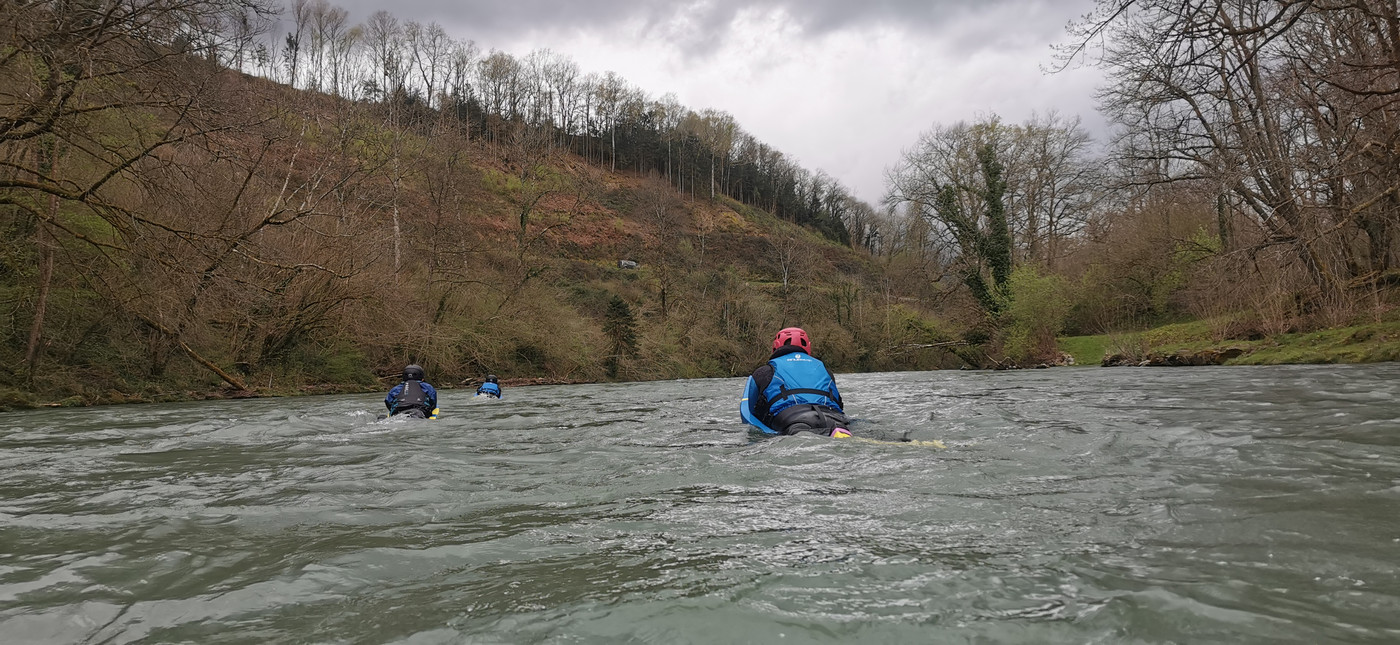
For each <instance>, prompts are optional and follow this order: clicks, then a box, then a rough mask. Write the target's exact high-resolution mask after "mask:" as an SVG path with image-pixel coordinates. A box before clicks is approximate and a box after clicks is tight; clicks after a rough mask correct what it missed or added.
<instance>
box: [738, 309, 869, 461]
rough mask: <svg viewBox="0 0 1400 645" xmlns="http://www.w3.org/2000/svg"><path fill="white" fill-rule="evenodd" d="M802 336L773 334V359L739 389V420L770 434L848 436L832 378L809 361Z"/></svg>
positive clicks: (787, 332) (793, 332)
mask: <svg viewBox="0 0 1400 645" xmlns="http://www.w3.org/2000/svg"><path fill="white" fill-rule="evenodd" d="M811 349H812V343H811V340H810V339H808V338H807V333H806V332H805V331H803V330H802V329H799V328H797V327H789V328H786V329H783V330H781V331H779V332H778V334H777V336H776V337H774V339H773V354H772V355H771V356H770V357H769V359H768V362H767V363H764V364H763V365H760V366H759V367H758V369H755V370H754V372H753V375H752V376H750V377H749V380H748V383H747V384H746V385H745V388H744V398H743V400H742V401H740V405H739V415H740V417H741V418H743V420H744V422H746V423H748V424H750V425H753V426H755V427H757V428H758V429H760V430H762V431H764V432H766V433H769V434H796V433H798V432H812V433H816V434H823V435H830V436H837V437H842V436H850V431H849V430H847V429H846V426H847V425H849V423H850V421H849V419H847V418H846V415H845V413H844V411H843V408H844V407H845V404H844V403H843V402H842V401H841V393H840V392H839V391H838V390H837V389H836V376H835V375H833V374H832V373H831V370H829V369H827V367H826V364H824V363H822V362H821V361H820V360H819V359H817V358H816V357H814V356H812V355H811Z"/></svg>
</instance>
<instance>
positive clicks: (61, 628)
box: [0, 364, 1400, 645]
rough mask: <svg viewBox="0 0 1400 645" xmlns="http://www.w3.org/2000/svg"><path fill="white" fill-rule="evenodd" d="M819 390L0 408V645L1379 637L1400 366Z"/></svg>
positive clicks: (870, 381) (1390, 631) (720, 383)
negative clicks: (786, 430)
mask: <svg viewBox="0 0 1400 645" xmlns="http://www.w3.org/2000/svg"><path fill="white" fill-rule="evenodd" d="M840 381H841V386H842V392H843V394H845V396H846V398H847V400H848V401H849V402H850V403H849V409H848V411H849V412H850V413H851V414H852V416H854V417H856V418H857V419H858V420H857V422H856V423H855V424H854V425H853V427H854V429H855V430H856V431H857V432H858V434H862V435H864V436H867V437H876V438H881V439H886V440H899V439H902V438H908V439H919V440H932V439H938V440H942V441H943V442H945V443H946V444H947V450H937V449H935V448H930V447H926V446H918V445H910V444H900V445H895V444H876V443H868V442H852V441H840V440H829V439H820V438H815V437H788V438H779V439H763V438H759V437H755V436H751V435H750V434H749V433H748V432H746V431H745V429H744V428H743V427H742V426H741V425H740V424H739V422H738V421H737V413H736V400H737V398H738V395H739V391H740V390H741V389H742V381H741V380H739V379H721V380H700V381H674V382H656V383H637V384H611V385H582V386H565V387H532V388H510V389H507V391H506V395H507V398H506V399H504V400H502V401H485V400H481V401H477V400H474V399H471V398H469V393H467V392H462V391H446V392H444V393H443V397H442V408H443V410H444V413H445V416H444V418H442V419H440V420H438V421H407V422H399V421H391V422H376V420H375V414H376V413H377V412H378V411H379V407H381V403H380V400H379V398H378V397H375V396H372V395H366V396H353V397H348V396H337V397H310V398H293V399H277V400H273V399H263V400H247V401H225V402H204V403H191V404H178V405H133V406H114V407H101V408H90V409H62V410H42V411H33V412H22V413H10V414H4V415H0V641H3V642H5V643H177V642H179V643H267V642H274V643H293V642H295V643H411V644H415V645H417V644H434V643H462V642H472V643H494V642H502V643H740V642H754V643H773V642H783V643H802V642H861V643H884V642H888V643H913V642H939V643H1167V642H1173V643H1371V642H1373V643H1393V642H1397V641H1400V575H1397V574H1398V573H1400V404H1398V403H1397V399H1400V365H1397V364H1384V365H1375V366H1343V367H1336V366H1307V367H1298V366H1293V367H1277V368H1258V367H1251V368H1235V367H1224V368H1182V369H1166V368H1152V369H1130V368H1120V369H1093V368H1082V369H1053V370H1039V371H1023V372H1011V373H1006V372H999V373H993V372H924V373H886V374H861V375H842V376H841V377H840Z"/></svg>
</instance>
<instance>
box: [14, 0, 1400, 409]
mask: <svg viewBox="0 0 1400 645" xmlns="http://www.w3.org/2000/svg"><path fill="white" fill-rule="evenodd" d="M0 12H3V14H2V15H0V35H3V43H4V50H3V53H0V110H3V112H4V114H5V119H4V120H3V121H0V160H3V165H0V228H3V229H4V235H3V236H0V355H3V360H0V391H3V394H2V395H0V396H3V397H4V399H5V400H4V401H0V404H3V405H25V404H30V403H33V402H36V401H46V400H60V399H65V400H68V401H71V402H94V401H120V400H159V399H166V398H184V397H189V396H199V395H202V394H203V393H207V392H211V391H215V390H217V389H219V388H224V389H225V390H226V391H229V392H262V393H281V392H291V391H298V390H302V391H306V390H308V389H309V390H311V391H321V390H322V389H329V388H346V387H351V388H375V387H379V386H380V385H381V384H382V383H381V381H380V380H379V378H380V377H389V376H391V375H392V374H393V373H394V372H395V371H396V370H397V368H398V367H401V365H402V364H403V363H404V362H406V361H410V360H413V361H418V362H421V363H423V364H424V365H425V366H426V367H427V368H428V370H429V373H430V376H431V378H430V380H433V381H434V382H437V383H440V384H444V385H448V386H451V385H453V384H459V383H469V382H471V381H472V380H473V379H476V378H479V377H480V376H481V375H483V374H485V373H486V372H488V371H490V372H495V373H498V374H501V375H502V376H506V377H515V378H539V379H546V380H553V381H570V380H600V379H647V378H682V377H701V376H732V375H739V374H743V373H747V371H748V370H750V369H752V367H753V366H754V365H755V364H756V363H757V362H759V361H760V360H762V358H763V357H764V356H765V355H766V351H765V343H766V341H767V339H768V338H769V337H771V334H772V332H773V330H775V329H777V328H779V327H781V326H785V325H802V326H805V327H806V328H807V329H808V330H809V331H810V332H811V333H812V334H813V337H814V340H815V341H816V342H817V344H818V354H819V355H821V356H823V358H825V359H827V360H828V362H829V363H830V364H831V365H832V366H833V368H835V369H837V370H889V369H929V368H940V367H959V366H974V367H985V366H1009V365H1029V364H1039V363H1049V362H1055V361H1056V360H1058V359H1059V358H1060V356H1061V355H1060V352H1059V350H1058V348H1057V347H1056V337H1057V336H1059V335H1061V334H1066V333H1070V334H1095V333H1105V332H1116V331H1125V330H1133V329H1141V328H1144V327H1147V326H1151V325H1155V324H1161V323H1164V322H1171V321H1177V320H1184V319H1196V320H1202V321H1206V322H1207V323H1208V324H1209V327H1210V329H1211V330H1212V333H1213V334H1215V335H1216V336H1218V337H1219V338H1220V339H1228V338H1235V337H1257V336H1261V335H1264V336H1267V335H1272V334H1280V333H1285V332H1289V331H1301V330H1307V329H1316V328H1321V327H1335V326H1343V325H1348V324H1352V323H1355V322H1358V321H1365V320H1381V319H1388V318H1390V317H1393V314H1392V311H1393V309H1394V302H1395V296H1396V290H1397V285H1400V267H1397V265H1396V262H1397V252H1400V249H1398V248H1397V245H1400V240H1397V226H1400V195H1397V187H1400V183H1398V182H1400V176H1398V175H1400V164H1397V155H1400V134H1397V118H1400V113H1397V105H1396V99H1397V96H1400V36H1398V35H1397V34H1400V19H1397V15H1396V8H1395V5H1394V3H1393V2H1392V3H1386V2H1367V1H1365V0H1353V1H1348V2H1332V3H1329V2H1293V1H1281V2H1242V1H1240V2H1235V1H1231V2H1205V1H1199V0H1196V1H1187V0H1175V1H1169V0H1163V1H1157V0H1152V1H1147V2H1143V1H1139V0H1103V1H1102V2H1101V3H1100V6H1099V9H1098V11H1097V12H1096V13H1095V14H1094V15H1092V16H1090V17H1088V18H1086V19H1085V20H1084V21H1083V22H1082V23H1081V24H1078V25H1075V26H1073V28H1072V29H1071V33H1070V34H1069V35H1068V36H1067V40H1066V44H1065V45H1064V46H1063V47H1062V49H1061V62H1062V64H1064V65H1076V64H1095V65H1101V66H1103V68H1104V69H1105V70H1106V72H1107V73H1108V78H1109V83H1108V85H1106V86H1105V87H1104V89H1103V90H1102V94H1101V97H1100V98H1101V102H1102V109H1103V110H1104V112H1105V114H1106V115H1108V116H1109V118H1110V119H1111V120H1112V122H1113V123H1114V125H1115V130H1114V137H1113V139H1112V140H1111V141H1098V142H1096V141H1094V140H1093V139H1092V138H1091V137H1090V136H1089V134H1088V133H1087V132H1086V131H1085V129H1084V128H1083V126H1082V125H1081V124H1080V122H1079V119H1078V118H1077V117H1073V116H1064V115H1060V114H1056V113H1053V112H1051V113H1046V114H1043V115H1039V116H1035V117H1032V118H1030V119H1028V120H1026V121H1025V122H1023V123H1014V124H1013V123H1007V122H1005V121H1004V120H1002V119H1001V118H999V117H996V116H995V115H990V116H987V117H985V118H982V119H979V120H977V121H975V122H972V123H955V124H934V125H933V126H932V127H931V128H930V129H929V130H927V131H926V132H925V133H924V134H923V135H922V136H921V137H920V138H919V139H918V140H917V141H912V142H910V146H909V148H908V149H907V151H906V153H905V155H904V158H903V159H901V160H899V162H898V163H897V164H896V165H895V166H894V167H892V168H891V170H890V173H889V175H890V182H889V193H888V196H887V199H886V200H885V201H884V202H883V203H881V204H878V205H871V204H867V203H864V202H862V201H860V200H858V199H855V198H854V197H853V196H852V195H851V194H850V192H849V191H848V190H847V189H846V188H845V187H843V186H842V185H841V184H840V182H839V181H837V180H835V179H834V178H832V177H829V176H827V175H826V174H824V173H822V172H820V171H812V170H809V169H805V168H802V167H801V166H800V165H799V164H797V163H795V162H794V161H793V160H791V159H790V158H788V157H787V156H785V155H784V154H782V153H781V152H780V151H778V150H775V149H774V148H772V147H771V146H768V145H766V144H764V143H763V142H761V141H759V140H758V139H757V138H755V137H754V136H753V135H751V134H749V133H747V132H745V131H744V130H743V129H742V128H741V127H740V125H739V124H738V123H736V122H735V120H734V118H733V117H731V116H730V115H728V114H725V113H723V112H719V111H715V110H709V109H702V110H698V111H697V110H694V109H691V108H687V107H686V106H683V105H680V104H679V102H678V101H677V100H676V99H675V97H673V96H663V97H660V98H656V97H652V96H649V95H648V94H647V93H646V92H645V91H644V90H642V89H640V88H635V87H633V86H631V85H630V84H629V83H628V82H627V81H625V80H624V79H622V78H620V77H618V76H617V75H615V74H611V73H606V74H598V73H592V72H584V71H583V70H580V69H579V68H578V66H577V65H576V64H575V63H574V62H573V61H571V60H570V59H569V58H568V57H566V56H562V55H560V54H557V53H554V52H551V51H548V50H539V51H535V52H531V53H529V54H528V55H525V56H524V57H516V56H513V55H511V54H508V53H505V52H499V51H489V52H483V51H481V50H480V49H479V48H478V47H476V46H475V45H474V44H473V43H472V42H470V41H463V40H458V39H454V38H452V37H450V36H449V35H448V34H447V33H446V32H445V30H444V29H443V28H442V27H441V26H438V25H436V24H427V25H424V24H420V23H417V22H414V21H401V20H400V19H399V18H397V17H395V16H393V15H391V14H389V13H386V12H379V13H376V14H374V15H372V16H370V17H369V18H368V19H367V20H366V21H365V22H363V23H362V24H351V22H350V16H349V14H348V12H346V11H345V10H344V9H341V8H338V7H335V6H334V5H331V4H328V3H326V2H324V1H318V2H306V1H304V0H294V1H293V2H292V3H291V4H290V5H288V6H281V5H278V4H275V3H271V2H264V1H263V0H183V1H181V2H168V1H164V0H151V1H140V2H107V1H105V0H92V1H91V2H79V3H73V2H6V3H4V4H3V5H0ZM623 261H627V262H623ZM632 262H635V263H636V266H635V268H634V267H633V264H632ZM317 388H321V389H317Z"/></svg>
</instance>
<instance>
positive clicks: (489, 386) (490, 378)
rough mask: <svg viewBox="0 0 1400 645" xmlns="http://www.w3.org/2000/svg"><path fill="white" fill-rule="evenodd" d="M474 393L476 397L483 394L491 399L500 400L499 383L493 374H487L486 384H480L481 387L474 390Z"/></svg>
mask: <svg viewBox="0 0 1400 645" xmlns="http://www.w3.org/2000/svg"><path fill="white" fill-rule="evenodd" d="M476 393H477V394H478V395H481V394H485V395H486V396H489V397H491V398H493V399H499V398H501V383H500V381H498V380H496V375H495V374H487V375H486V382H485V383H482V384H481V387H479V388H476Z"/></svg>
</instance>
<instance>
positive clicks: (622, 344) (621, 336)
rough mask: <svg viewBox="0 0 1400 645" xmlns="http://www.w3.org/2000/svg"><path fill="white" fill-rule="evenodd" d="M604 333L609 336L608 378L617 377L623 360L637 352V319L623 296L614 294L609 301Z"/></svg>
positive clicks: (604, 319)
mask: <svg viewBox="0 0 1400 645" xmlns="http://www.w3.org/2000/svg"><path fill="white" fill-rule="evenodd" d="M603 333H604V334H605V335H607V337H608V351H609V353H608V360H607V369H608V378H617V372H618V366H619V365H620V363H621V360H622V359H623V358H624V357H628V356H632V355H634V354H636V353H637V319H636V318H635V317H633V316H632V308H631V307H629V306H627V301H626V300H623V299H622V297H621V296H613V297H612V300H610V301H608V311H607V314H605V316H604V318H603Z"/></svg>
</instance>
